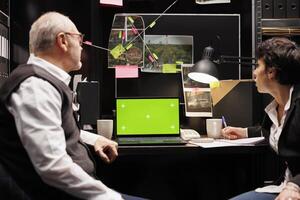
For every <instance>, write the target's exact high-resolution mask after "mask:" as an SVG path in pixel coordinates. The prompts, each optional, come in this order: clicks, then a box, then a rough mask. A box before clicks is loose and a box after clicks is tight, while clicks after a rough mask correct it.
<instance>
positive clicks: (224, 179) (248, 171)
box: [98, 145, 268, 200]
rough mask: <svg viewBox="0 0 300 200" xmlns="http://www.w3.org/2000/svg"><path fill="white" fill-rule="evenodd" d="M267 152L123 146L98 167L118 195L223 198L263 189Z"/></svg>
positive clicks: (264, 148)
mask: <svg viewBox="0 0 300 200" xmlns="http://www.w3.org/2000/svg"><path fill="white" fill-rule="evenodd" d="M267 149H268V146H266V145H260V146H234V147H218V148H209V149H203V148H200V147H196V146H193V145H181V146H127V147H126V146H120V147H119V157H118V158H117V159H116V161H115V162H114V163H113V164H111V165H105V164H103V163H101V162H100V163H98V164H99V165H98V172H99V174H98V176H99V177H100V179H101V180H102V181H103V182H104V183H105V184H107V185H108V186H110V187H112V188H114V189H116V190H117V191H120V192H123V193H127V194H132V195H140V196H143V197H147V198H150V199H163V200H168V199H172V200H176V199H183V200H187V199H193V200H195V199H204V200H213V199H216V200H222V199H228V198H230V197H232V196H234V195H236V194H239V193H242V192H245V191H248V190H251V189H254V188H256V187H257V186H262V185H263V180H264V177H263V169H264V167H263V165H264V162H263V159H264V155H265V153H266V152H267Z"/></svg>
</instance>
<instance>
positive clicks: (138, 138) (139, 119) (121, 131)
mask: <svg viewBox="0 0 300 200" xmlns="http://www.w3.org/2000/svg"><path fill="white" fill-rule="evenodd" d="M116 104H117V105H116V114H117V115H116V122H117V123H116V124H117V125H116V140H117V142H118V144H119V145H164V144H166V145H170V144H174V145H175V144H185V143H186V142H185V141H184V140H182V139H181V138H180V127H179V99H178V98H122V99H117V100H116Z"/></svg>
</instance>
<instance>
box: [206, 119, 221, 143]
mask: <svg viewBox="0 0 300 200" xmlns="http://www.w3.org/2000/svg"><path fill="white" fill-rule="evenodd" d="M221 130H222V119H206V133H207V137H209V138H215V139H216V138H221V136H222V135H221Z"/></svg>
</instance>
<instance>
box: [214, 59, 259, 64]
mask: <svg viewBox="0 0 300 200" xmlns="http://www.w3.org/2000/svg"><path fill="white" fill-rule="evenodd" d="M222 63H224V64H242V65H256V63H253V62H239V61H228V60H221V61H220V62H219V64H222Z"/></svg>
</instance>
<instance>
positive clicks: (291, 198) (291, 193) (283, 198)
mask: <svg viewBox="0 0 300 200" xmlns="http://www.w3.org/2000/svg"><path fill="white" fill-rule="evenodd" d="M275 200H300V189H299V186H298V185H296V184H295V183H292V182H288V183H287V185H286V186H285V188H284V189H283V190H282V191H281V192H280V193H279V195H278V196H277V197H276V199H275Z"/></svg>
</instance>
